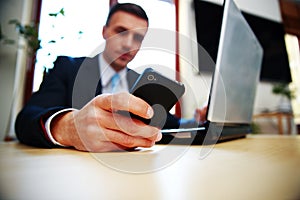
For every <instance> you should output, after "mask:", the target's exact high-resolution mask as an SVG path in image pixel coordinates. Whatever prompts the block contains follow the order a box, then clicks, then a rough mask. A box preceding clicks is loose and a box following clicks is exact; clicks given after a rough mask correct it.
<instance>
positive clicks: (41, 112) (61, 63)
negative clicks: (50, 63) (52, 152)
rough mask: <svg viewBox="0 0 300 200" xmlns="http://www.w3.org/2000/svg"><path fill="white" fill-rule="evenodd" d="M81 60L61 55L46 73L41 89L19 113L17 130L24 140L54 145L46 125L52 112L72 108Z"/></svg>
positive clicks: (39, 145)
mask: <svg viewBox="0 0 300 200" xmlns="http://www.w3.org/2000/svg"><path fill="white" fill-rule="evenodd" d="M81 60H82V59H77V60H76V61H74V60H71V59H70V58H68V57H58V59H57V60H56V61H55V63H54V68H53V69H52V70H50V72H49V73H48V74H47V75H45V77H44V80H43V82H42V84H41V86H40V89H39V91H37V92H36V93H34V94H33V95H32V96H31V98H30V100H29V101H28V102H27V103H26V105H25V106H24V108H23V109H22V110H21V112H20V113H19V114H18V116H17V119H16V122H15V131H16V135H17V138H18V139H19V140H20V141H21V142H22V143H24V144H28V145H32V146H37V147H45V148H49V147H54V146H55V145H54V144H53V143H52V142H51V141H50V140H49V139H48V137H47V134H45V127H44V125H45V122H46V120H47V119H48V118H49V117H50V116H51V115H52V114H54V113H55V112H57V111H59V110H61V109H65V108H70V107H71V103H72V99H71V98H72V87H71V85H72V84H73V82H74V77H75V76H76V72H77V70H78V68H79V66H80V63H81V62H82V61H81ZM71 62H72V63H71ZM74 63H78V64H75V65H74Z"/></svg>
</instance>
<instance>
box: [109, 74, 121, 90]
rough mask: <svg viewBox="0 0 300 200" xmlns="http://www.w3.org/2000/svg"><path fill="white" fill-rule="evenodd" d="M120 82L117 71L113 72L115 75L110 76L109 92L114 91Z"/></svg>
mask: <svg viewBox="0 0 300 200" xmlns="http://www.w3.org/2000/svg"><path fill="white" fill-rule="evenodd" d="M119 83H120V75H119V74H118V73H115V75H113V76H112V77H111V92H112V93H115V92H116V91H117V89H118V85H119Z"/></svg>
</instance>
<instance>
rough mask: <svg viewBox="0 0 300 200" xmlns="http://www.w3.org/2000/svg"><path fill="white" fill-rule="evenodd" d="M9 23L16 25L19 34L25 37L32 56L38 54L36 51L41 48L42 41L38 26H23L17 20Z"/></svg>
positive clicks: (31, 24) (32, 24)
mask: <svg viewBox="0 0 300 200" xmlns="http://www.w3.org/2000/svg"><path fill="white" fill-rule="evenodd" d="M8 23H9V24H11V25H14V26H15V28H16V31H17V32H18V34H19V35H20V36H22V37H24V39H25V40H26V43H27V45H28V47H29V52H30V53H31V54H34V53H36V51H37V50H38V49H40V48H41V46H40V43H41V40H39V39H38V28H37V25H36V24H34V23H30V24H21V23H20V21H19V20H17V19H12V20H10V21H9V22H8Z"/></svg>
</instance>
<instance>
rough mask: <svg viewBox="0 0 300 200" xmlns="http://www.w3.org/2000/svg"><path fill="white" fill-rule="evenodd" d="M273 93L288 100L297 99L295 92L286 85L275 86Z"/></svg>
mask: <svg viewBox="0 0 300 200" xmlns="http://www.w3.org/2000/svg"><path fill="white" fill-rule="evenodd" d="M272 92H273V93H274V94H278V95H283V96H285V97H287V98H288V99H290V100H291V99H293V98H295V91H293V90H291V89H290V88H289V85H288V84H286V83H278V84H275V85H274V86H273V89H272Z"/></svg>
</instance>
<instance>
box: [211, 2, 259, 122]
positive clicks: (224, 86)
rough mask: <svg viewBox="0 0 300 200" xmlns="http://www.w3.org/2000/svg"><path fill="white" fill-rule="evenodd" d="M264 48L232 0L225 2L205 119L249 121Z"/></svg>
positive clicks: (214, 120)
mask: <svg viewBox="0 0 300 200" xmlns="http://www.w3.org/2000/svg"><path fill="white" fill-rule="evenodd" d="M262 55H263V50H262V47H261V45H260V44H259V42H258V40H257V38H256V37H255V35H254V33H253V31H252V30H251V28H250V26H249V25H248V23H247V22H246V20H245V19H244V17H243V15H242V14H241V11H240V10H239V9H238V7H237V6H236V5H235V3H234V1H233V0H226V1H225V5H224V12H223V19H222V27H221V34H220V41H219V47H218V54H217V61H216V67H215V71H214V75H213V80H212V88H211V94H210V100H209V107H208V114H207V118H208V120H209V121H210V122H220V123H233V124H237V123H239V124H249V123H251V121H252V114H253V107H254V102H255V96H256V88H257V84H258V81H259V75H260V71H261V62H262Z"/></svg>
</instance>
